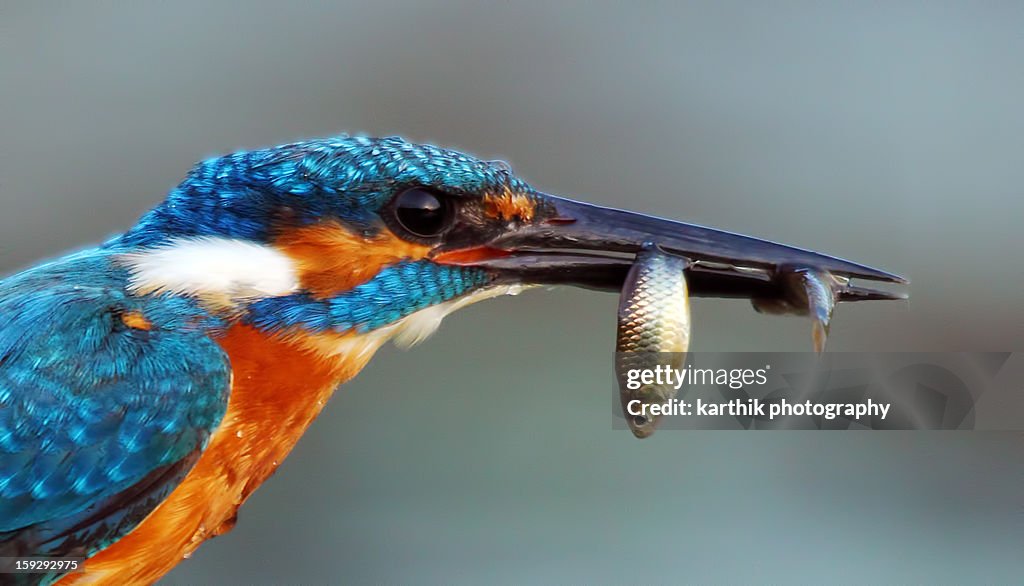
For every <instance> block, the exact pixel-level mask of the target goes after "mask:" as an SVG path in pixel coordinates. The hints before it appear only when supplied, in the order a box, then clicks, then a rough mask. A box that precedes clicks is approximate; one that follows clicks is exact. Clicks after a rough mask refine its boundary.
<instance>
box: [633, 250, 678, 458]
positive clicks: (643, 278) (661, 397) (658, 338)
mask: <svg viewBox="0 0 1024 586" xmlns="http://www.w3.org/2000/svg"><path fill="white" fill-rule="evenodd" d="M689 266H690V260H689V259H686V258H682V257H678V256H672V255H669V254H666V253H664V252H662V251H661V250H660V249H658V248H657V247H656V246H651V245H648V246H646V247H645V248H644V249H643V250H642V251H640V252H639V253H638V254H637V255H636V260H635V261H634V262H633V266H632V267H631V268H630V269H629V274H628V275H627V276H626V281H625V284H624V285H623V288H622V295H621V297H620V298H619V312H618V336H617V338H616V344H615V375H616V378H617V380H618V382H619V396H620V398H621V400H622V410H623V413H624V414H625V416H626V421H627V423H629V428H630V430H632V432H633V435H635V436H636V437H639V438H644V437H647V436H649V435H651V434H652V433H654V428H655V427H656V426H657V423H658V419H659V417H658V416H653V415H650V414H647V415H643V414H640V415H631V414H630V408H629V407H630V403H631V402H635V401H639V405H652V404H664V403H666V402H668V401H670V400H672V399H673V398H675V396H676V392H677V390H676V388H675V386H674V385H672V384H643V383H642V381H639V380H637V378H636V377H635V376H634V377H633V380H632V382H631V381H630V371H637V370H641V371H642V370H653V369H654V368H655V367H657V366H659V365H668V366H671V367H672V368H674V369H681V368H682V367H683V364H684V363H685V362H686V351H687V350H688V349H689V346H690V301H689V293H688V291H687V287H686V275H685V273H684V271H685V270H686V269H687V268H688V267H689ZM630 386H633V387H636V388H633V389H631V388H629V387H630ZM633 405H634V409H633V411H637V410H638V409H637V408H636V407H638V405H637V404H636V403H633Z"/></svg>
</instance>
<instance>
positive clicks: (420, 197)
mask: <svg viewBox="0 0 1024 586" xmlns="http://www.w3.org/2000/svg"><path fill="white" fill-rule="evenodd" d="M390 207H391V214H392V215H393V217H394V220H395V222H396V223H397V224H398V226H399V227H401V228H402V229H403V230H404V231H405V232H407V233H408V234H409V235H411V236H414V237H416V238H434V237H436V236H440V235H441V234H442V233H444V231H445V230H447V229H448V227H449V226H450V225H451V224H452V219H453V214H452V211H453V206H452V203H451V198H450V197H449V196H448V195H446V194H443V193H440V192H437V191H433V190H430V189H425V188H422V187H413V188H410V189H406V190H405V191H402V192H400V193H399V194H398V195H396V196H395V198H394V199H393V200H392V203H391V206H390Z"/></svg>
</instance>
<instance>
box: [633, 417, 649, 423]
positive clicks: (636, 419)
mask: <svg viewBox="0 0 1024 586" xmlns="http://www.w3.org/2000/svg"><path fill="white" fill-rule="evenodd" d="M633 425H647V418H646V417H644V416H643V415H634V416H633Z"/></svg>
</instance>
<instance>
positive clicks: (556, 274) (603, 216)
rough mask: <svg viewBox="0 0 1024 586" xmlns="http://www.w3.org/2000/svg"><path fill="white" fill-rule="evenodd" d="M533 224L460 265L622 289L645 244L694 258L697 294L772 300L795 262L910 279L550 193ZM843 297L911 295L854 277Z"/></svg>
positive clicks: (847, 275) (539, 280) (691, 277)
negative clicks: (866, 285) (868, 284)
mask: <svg viewBox="0 0 1024 586" xmlns="http://www.w3.org/2000/svg"><path fill="white" fill-rule="evenodd" d="M539 209H540V210H541V213H539V214H538V217H537V218H535V219H534V220H533V221H532V222H531V223H529V224H525V225H522V226H520V227H518V228H516V229H513V230H510V231H508V232H505V233H502V234H500V235H498V236H497V237H496V238H494V239H493V240H492V241H491V242H490V243H489V244H488V247H487V248H488V249H490V250H492V251H494V252H495V253H496V254H495V255H493V256H491V255H486V254H484V255H477V256H476V257H474V258H472V259H470V257H467V258H466V262H460V263H459V264H466V265H474V266H481V267H487V268H489V269H491V270H493V271H495V272H496V273H497V274H498V275H499V278H505V279H509V280H515V281H518V282H525V283H534V284H567V285H575V286H580V287H587V288H592V289H600V290H607V291H618V290H619V289H620V288H621V287H622V284H623V281H624V280H625V277H626V273H627V271H628V270H629V267H630V265H631V264H632V261H633V257H634V255H635V254H636V253H637V252H638V251H639V250H640V249H641V248H642V247H643V246H644V245H645V244H648V243H650V244H656V245H658V246H659V247H660V248H661V249H662V250H664V251H665V252H667V253H669V254H674V255H678V256H681V257H685V258H688V259H690V260H691V261H692V262H693V264H692V265H691V268H690V270H689V272H688V281H689V288H690V293H691V294H692V295H696V296H704V297H743V298H761V299H765V298H772V297H776V296H780V295H783V294H784V291H783V287H782V283H781V280H780V279H778V278H777V275H778V274H779V273H780V272H782V271H785V270H787V269H790V268H794V267H796V268H799V267H807V268H816V269H820V270H825V271H828V272H830V273H832V274H833V275H835V276H837V277H840V278H841V279H843V280H844V281H847V282H848V280H849V279H851V278H860V279H869V280H873V281H881V282H886V283H907V282H908V281H907V280H906V279H904V278H902V277H900V276H897V275H894V274H891V273H887V272H885V271H881V270H878V269H873V268H871V267H867V266H864V265H859V264H856V263H853V262H850V261H847V260H843V259H840V258H835V257H831V256H827V255H824V254H819V253H817V252H812V251H809V250H803V249H800V248H794V247H792V246H786V245H784V244H777V243H775V242H769V241H767V240H761V239H758V238H752V237H750V236H743V235H740V234H733V233H730V232H724V231H721V230H716V229H714V228H707V227H704V226H697V225H694V224H686V223H683V222H676V221H673V220H666V219H663V218H656V217H652V216H647V215H644V214H638V213H634V212H628V211H624V210H617V209H613V208H605V207H600V206H595V205H590V204H586V203H582V202H578V201H573V200H570V199H565V198H560V197H555V196H550V195H546V196H544V197H543V199H542V200H541V205H540V207H539ZM838 293H839V295H838V300H840V301H855V300H862V299H903V298H905V295H903V294H899V293H891V292H887V291H880V290H875V289H868V288H862V287H856V286H853V285H849V284H848V283H846V284H845V285H844V287H843V288H841V289H840V290H839V291H838Z"/></svg>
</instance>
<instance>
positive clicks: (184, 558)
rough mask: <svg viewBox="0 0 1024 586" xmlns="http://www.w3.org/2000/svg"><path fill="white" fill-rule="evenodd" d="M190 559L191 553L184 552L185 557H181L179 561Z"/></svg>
mask: <svg viewBox="0 0 1024 586" xmlns="http://www.w3.org/2000/svg"><path fill="white" fill-rule="evenodd" d="M190 557H192V552H191V551H186V552H185V555H183V556H181V559H183V560H187V559H188V558H190Z"/></svg>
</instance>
